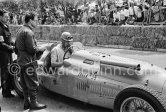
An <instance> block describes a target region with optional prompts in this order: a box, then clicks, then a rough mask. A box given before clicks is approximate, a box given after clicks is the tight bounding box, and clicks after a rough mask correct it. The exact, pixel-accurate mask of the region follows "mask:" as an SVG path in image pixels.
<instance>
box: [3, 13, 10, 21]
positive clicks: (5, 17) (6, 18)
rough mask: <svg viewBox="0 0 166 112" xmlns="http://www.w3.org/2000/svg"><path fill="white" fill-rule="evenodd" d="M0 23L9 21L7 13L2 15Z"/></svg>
mask: <svg viewBox="0 0 166 112" xmlns="http://www.w3.org/2000/svg"><path fill="white" fill-rule="evenodd" d="M2 21H3V22H4V23H7V22H8V21H9V13H4V15H3V17H2Z"/></svg>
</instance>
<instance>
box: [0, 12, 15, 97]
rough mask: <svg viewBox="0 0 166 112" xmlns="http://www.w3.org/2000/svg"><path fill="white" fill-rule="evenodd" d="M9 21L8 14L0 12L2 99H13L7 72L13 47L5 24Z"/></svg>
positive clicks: (9, 76)
mask: <svg viewBox="0 0 166 112" xmlns="http://www.w3.org/2000/svg"><path fill="white" fill-rule="evenodd" d="M8 20H9V15H8V12H7V11H5V10H0V68H1V86H2V96H3V97H14V95H13V94H11V89H12V85H11V78H12V77H11V75H10V74H9V72H8V65H9V64H10V63H11V61H12V53H13V51H14V50H13V48H14V47H13V45H14V43H13V42H12V39H11V33H10V31H9V27H8V25H7V22H8Z"/></svg>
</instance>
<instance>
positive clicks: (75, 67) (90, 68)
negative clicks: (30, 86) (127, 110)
mask: <svg viewBox="0 0 166 112" xmlns="http://www.w3.org/2000/svg"><path fill="white" fill-rule="evenodd" d="M49 70H51V71H52V72H51V73H48V71H47V72H44V71H43V70H42V69H40V70H38V72H37V74H38V76H39V82H40V84H41V85H42V86H44V87H45V88H47V89H49V90H51V91H53V92H56V93H59V94H61V95H65V96H67V97H71V98H74V99H77V100H80V101H83V102H87V103H90V104H93V105H98V106H101V107H106V108H110V109H113V107H114V102H115V99H116V97H117V95H118V94H119V93H120V92H121V91H123V90H124V89H125V88H130V86H132V85H142V86H145V87H148V88H151V89H152V90H154V91H157V92H158V93H160V94H161V95H162V96H166V84H165V83H166V71H165V70H164V69H162V68H159V67H157V66H155V65H153V64H149V63H146V62H141V61H137V60H133V59H127V58H122V57H119V56H114V55H109V54H103V53H97V52H92V51H88V50H78V51H76V52H74V53H73V54H72V55H71V56H70V58H68V59H65V60H64V65H63V66H61V67H59V68H57V69H56V70H54V71H53V70H52V69H49Z"/></svg>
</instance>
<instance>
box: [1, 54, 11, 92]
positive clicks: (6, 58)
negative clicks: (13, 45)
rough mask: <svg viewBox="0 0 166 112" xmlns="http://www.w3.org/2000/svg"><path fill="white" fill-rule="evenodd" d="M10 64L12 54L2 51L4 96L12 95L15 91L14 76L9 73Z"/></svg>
mask: <svg viewBox="0 0 166 112" xmlns="http://www.w3.org/2000/svg"><path fill="white" fill-rule="evenodd" d="M10 63H11V54H9V53H7V52H2V51H0V68H1V86H2V95H5V94H10V92H11V90H12V89H13V86H12V76H11V74H10V73H9V71H8V66H9V64H10Z"/></svg>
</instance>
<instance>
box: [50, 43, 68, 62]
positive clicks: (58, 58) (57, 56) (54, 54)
mask: <svg viewBox="0 0 166 112" xmlns="http://www.w3.org/2000/svg"><path fill="white" fill-rule="evenodd" d="M64 53H65V52H64V50H63V49H62V44H58V45H57V46H55V47H54V48H53V49H52V50H51V64H53V63H62V62H63V56H64Z"/></svg>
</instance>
